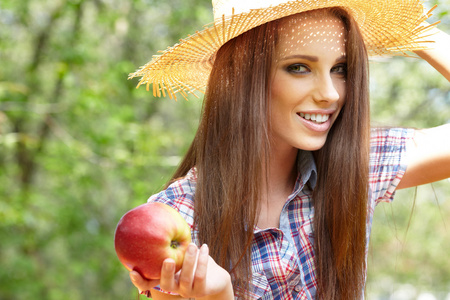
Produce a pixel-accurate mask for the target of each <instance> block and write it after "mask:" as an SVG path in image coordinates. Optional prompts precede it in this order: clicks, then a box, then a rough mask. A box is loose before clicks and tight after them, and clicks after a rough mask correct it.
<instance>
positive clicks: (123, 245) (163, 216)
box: [114, 202, 191, 279]
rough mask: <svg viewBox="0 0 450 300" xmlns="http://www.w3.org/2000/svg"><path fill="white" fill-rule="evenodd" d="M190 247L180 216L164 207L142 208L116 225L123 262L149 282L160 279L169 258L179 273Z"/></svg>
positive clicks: (117, 245)
mask: <svg viewBox="0 0 450 300" xmlns="http://www.w3.org/2000/svg"><path fill="white" fill-rule="evenodd" d="M190 243H191V230H190V228H189V225H188V224H187V223H186V221H185V220H184V218H183V217H182V216H181V215H180V213H179V212H178V211H177V210H175V209H174V208H172V207H170V206H169V205H167V204H163V203H157V202H155V203H146V204H142V205H140V206H138V207H136V208H134V209H132V210H130V211H128V212H127V213H126V214H125V215H123V216H122V218H121V219H120V221H119V223H118V224H117V228H116V232H115V236H114V247H115V249H116V253H117V257H118V258H119V260H120V262H121V263H122V264H123V265H124V266H125V267H126V268H127V269H128V271H131V270H135V271H137V272H139V273H140V274H141V276H143V277H145V278H147V279H159V278H160V277H161V268H162V263H163V261H164V260H165V259H166V258H172V259H173V260H174V261H175V266H176V267H175V269H176V271H178V270H179V269H181V265H182V264H183V259H184V253H185V252H186V248H187V247H188V245H189V244H190Z"/></svg>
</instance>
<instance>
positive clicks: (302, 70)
mask: <svg viewBox="0 0 450 300" xmlns="http://www.w3.org/2000/svg"><path fill="white" fill-rule="evenodd" d="M286 70H287V71H288V72H289V73H295V74H306V73H309V72H310V69H309V68H308V67H307V66H305V65H302V64H293V65H289V66H288V67H287V68H286Z"/></svg>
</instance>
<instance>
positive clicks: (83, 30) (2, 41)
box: [0, 0, 450, 300]
mask: <svg viewBox="0 0 450 300" xmlns="http://www.w3.org/2000/svg"><path fill="white" fill-rule="evenodd" d="M439 3H440V6H439V8H438V9H437V10H436V11H435V14H437V16H438V17H440V18H441V19H442V20H443V22H442V24H441V28H443V29H445V30H446V31H447V32H450V24H449V17H448V15H447V12H448V11H450V1H449V0H446V1H439ZM432 4H433V1H429V2H427V5H432ZM211 21H212V15H211V3H210V1H209V0H189V1H182V0H170V1H161V0H129V1H120V0H54V1H46V0H21V1H15V0H2V2H0V61H1V68H0V241H1V246H0V266H1V267H0V299H31V298H32V299H75V300H76V299H133V298H136V290H135V288H134V287H133V286H132V284H131V283H130V280H129V278H128V272H127V271H126V270H125V268H124V267H123V266H122V265H120V263H119V262H118V260H117V258H116V255H115V252H114V245H113V237H114V229H115V226H116V224H117V222H118V220H119V219H120V217H121V216H122V215H123V214H124V213H125V212H126V211H128V210H129V209H131V208H133V207H135V206H137V205H139V204H141V203H143V202H145V200H146V199H147V198H148V197H149V196H150V195H151V194H153V193H155V192H157V191H158V190H159V189H160V188H161V187H162V185H163V184H164V183H165V181H166V180H167V179H168V178H169V176H170V174H171V172H172V171H173V170H174V167H175V166H176V164H177V163H178V161H179V158H180V156H182V155H183V153H184V152H185V151H186V149H187V147H188V145H189V143H190V141H191V139H192V137H193V134H194V130H195V128H196V126H197V122H198V115H199V110H200V107H201V99H197V98H195V97H192V98H191V99H189V101H185V100H183V99H181V100H178V102H175V101H173V100H169V99H155V98H153V96H152V95H151V93H150V92H147V91H145V88H143V87H142V88H140V89H135V86H136V83H137V80H127V74H128V73H130V72H133V71H134V70H135V69H136V68H137V67H138V66H140V65H143V64H144V63H146V62H147V61H149V60H150V58H151V55H153V54H155V53H156V52H157V50H162V49H165V48H166V47H167V46H169V45H173V44H174V43H176V42H177V41H178V39H179V38H183V37H186V36H187V35H188V34H190V33H193V32H195V30H198V29H201V28H202V26H203V25H204V24H207V23H210V22H211ZM371 72H372V82H371V87H372V91H371V93H372V100H373V101H372V103H373V105H372V111H373V119H374V125H380V124H382V125H400V126H413V127H428V126H435V125H439V124H443V123H446V122H448V121H449V119H450V85H449V83H448V82H447V81H445V79H443V78H441V77H440V76H439V74H437V73H436V71H434V70H433V69H432V68H431V67H429V66H428V65H427V64H426V63H424V62H421V61H420V60H417V59H413V58H395V59H389V60H381V59H378V60H374V61H373V62H372V71H371ZM433 187H434V190H433V189H432V188H431V186H430V185H428V186H425V187H419V188H418V189H417V196H415V195H414V190H410V191H400V192H399V193H398V197H397V198H396V201H395V203H394V204H393V205H388V204H382V205H381V208H378V210H377V212H376V216H375V221H374V224H375V225H374V229H373V235H372V240H371V244H372V250H371V252H370V254H369V280H368V283H367V289H368V298H371V297H372V298H373V299H375V297H378V298H376V299H389V296H388V295H390V294H392V293H393V292H394V291H395V290H396V289H397V287H398V286H401V285H404V284H407V283H409V284H412V285H415V286H416V289H417V291H418V292H419V291H420V290H430V291H437V292H440V293H443V294H444V293H445V292H447V293H448V292H450V262H449V260H448V249H450V234H449V226H450V221H447V220H449V216H450V201H449V198H450V197H449V195H450V191H449V189H450V188H449V183H448V182H441V183H438V184H435V185H433ZM414 199H416V201H415V204H413V200H414ZM438 204H439V205H438ZM413 207H414V210H412V208H413ZM411 212H413V214H412V217H411V218H410V215H411ZM409 221H411V222H409ZM446 221H447V222H446ZM408 224H409V225H408ZM383 297H384V298H383Z"/></svg>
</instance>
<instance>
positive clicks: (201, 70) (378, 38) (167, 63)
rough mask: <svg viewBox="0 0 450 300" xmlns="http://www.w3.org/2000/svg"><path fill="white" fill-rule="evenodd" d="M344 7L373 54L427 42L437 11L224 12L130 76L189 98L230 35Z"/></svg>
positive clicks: (285, 7) (356, 1)
mask: <svg viewBox="0 0 450 300" xmlns="http://www.w3.org/2000/svg"><path fill="white" fill-rule="evenodd" d="M330 7H340V8H343V9H345V10H347V11H348V12H349V13H350V14H351V15H352V17H353V18H354V19H355V21H356V22H357V24H358V26H359V28H360V30H361V33H362V35H363V38H364V42H365V44H366V48H367V51H368V54H369V56H385V55H390V56H392V55H408V54H407V52H409V51H415V50H420V49H424V48H426V41H425V40H424V32H426V31H427V30H429V29H430V26H424V25H423V22H424V21H425V20H426V19H428V18H429V17H430V16H431V11H432V10H433V9H434V8H435V7H433V8H432V9H431V10H429V11H428V12H425V11H424V6H423V4H422V1H420V0H389V1H386V0H371V1H367V0H331V1H323V0H321V1H320V0H319V1H318V0H314V1H304V0H298V1H290V2H286V3H283V4H280V5H277V6H272V7H268V8H261V9H254V10H250V11H249V12H244V13H240V14H232V15H231V16H228V17H225V16H223V17H222V18H221V19H218V20H216V21H215V22H214V23H212V24H210V25H207V26H205V28H204V29H203V30H201V31H197V32H196V33H195V34H194V35H190V36H188V37H187V38H186V39H182V40H180V43H178V44H176V45H174V46H173V47H169V48H167V49H166V50H164V51H163V52H162V54H161V55H155V56H153V59H152V60H151V61H150V62H148V63H147V64H146V65H144V66H143V67H141V68H140V69H139V70H137V71H136V72H134V73H131V74H130V75H129V78H134V77H142V78H141V80H140V81H139V83H138V87H139V86H140V85H146V87H147V90H149V86H150V84H153V95H154V96H158V97H161V96H166V93H167V95H168V96H169V97H170V98H175V99H176V96H177V93H180V94H181V95H182V96H183V97H184V98H187V95H188V94H190V93H193V94H194V95H195V93H194V92H195V91H199V92H202V93H203V92H204V90H205V87H206V84H207V81H208V78H209V74H210V72H211V69H212V65H213V63H214V54H215V53H216V52H217V50H218V49H219V48H220V47H221V46H222V45H224V44H225V43H226V42H228V41H229V40H231V39H233V38H235V37H237V36H239V35H241V34H242V33H244V32H246V31H248V30H250V29H252V28H255V27H257V26H259V25H262V24H264V23H267V22H270V21H273V20H277V19H280V18H283V17H286V16H290V15H293V14H297V13H301V12H306V11H310V10H315V9H321V8H330Z"/></svg>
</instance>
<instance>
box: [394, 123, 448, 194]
mask: <svg viewBox="0 0 450 300" xmlns="http://www.w3.org/2000/svg"><path fill="white" fill-rule="evenodd" d="M407 158H408V167H407V169H406V173H405V175H404V176H403V179H402V180H401V181H400V184H399V186H398V188H399V189H401V188H408V187H413V186H417V185H421V184H426V183H430V182H434V181H438V180H442V179H445V178H449V177H450V124H446V125H442V126H439V127H434V128H429V129H422V130H417V131H416V134H415V136H414V139H413V140H412V141H411V142H410V144H409V145H408V157H407Z"/></svg>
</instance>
